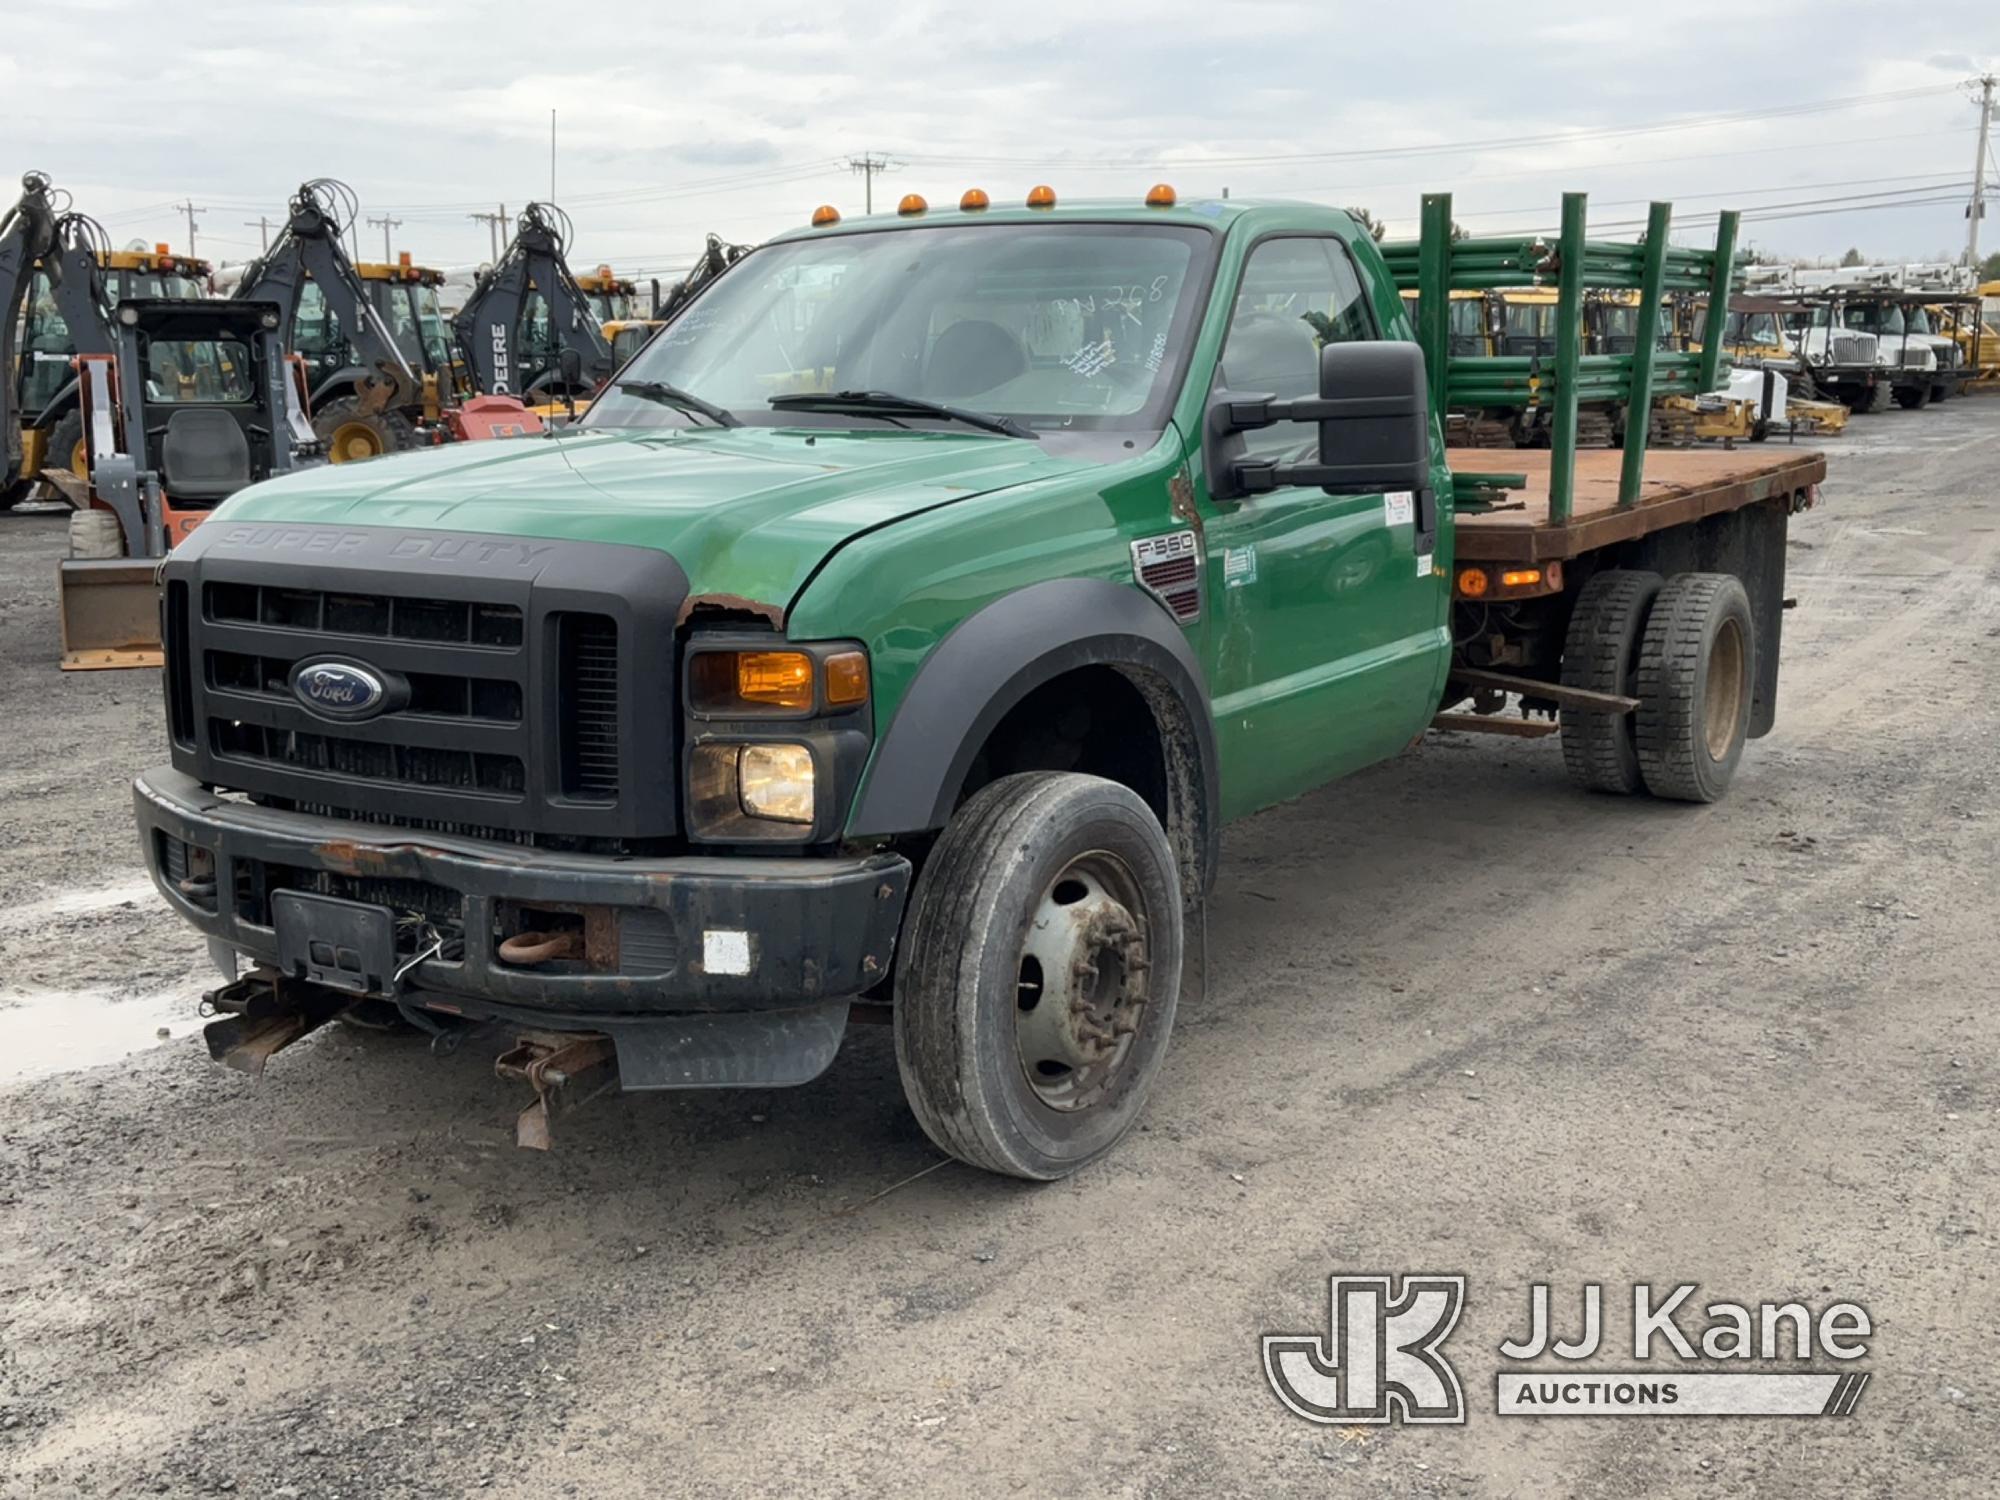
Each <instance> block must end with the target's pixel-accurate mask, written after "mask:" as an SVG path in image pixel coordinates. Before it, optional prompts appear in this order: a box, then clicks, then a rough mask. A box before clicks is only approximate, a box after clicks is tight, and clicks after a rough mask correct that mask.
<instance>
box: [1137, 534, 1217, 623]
mask: <svg viewBox="0 0 2000 1500" xmlns="http://www.w3.org/2000/svg"><path fill="white" fill-rule="evenodd" d="M1201 572H1202V569H1201V538H1200V537H1198V536H1196V535H1195V534H1194V532H1192V531H1170V532H1168V533H1167V534H1166V535H1164V536H1146V537H1141V538H1139V540H1138V541H1136V542H1134V543H1133V544H1132V576H1133V577H1134V578H1136V579H1137V580H1138V581H1139V587H1140V588H1142V589H1144V590H1145V591H1146V592H1147V593H1149V594H1151V595H1152V596H1153V597H1154V598H1155V599H1157V600H1159V601H1160V603H1162V604H1164V605H1166V607H1167V613H1168V614H1170V615H1172V616H1173V617H1174V618H1175V619H1176V620H1179V621H1180V622H1181V623H1182V624H1183V625H1189V624H1192V623H1193V622H1194V621H1196V620H1199V619H1200V618H1201Z"/></svg>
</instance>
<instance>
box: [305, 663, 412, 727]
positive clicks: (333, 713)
mask: <svg viewBox="0 0 2000 1500" xmlns="http://www.w3.org/2000/svg"><path fill="white" fill-rule="evenodd" d="M292 696H293V697H294V698H297V699H298V700H299V702H300V703H302V704H304V705H305V706H306V707H307V708H308V709H310V710H311V711H312V712H313V713H316V714H318V715H319V716H320V717H321V718H326V719H372V718H374V717H375V715H377V714H379V713H381V712H382V711H383V710H384V709H386V708H388V707H389V698H390V684H389V682H388V681H387V680H386V679H385V677H384V675H383V674H382V673H380V672H378V671H376V670H375V668H373V667H368V666H363V665H362V664H361V663H360V662H358V661H302V662H300V663H299V664H298V665H297V666H296V667H294V668H292Z"/></svg>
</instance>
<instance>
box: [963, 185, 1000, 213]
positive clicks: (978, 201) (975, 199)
mask: <svg viewBox="0 0 2000 1500" xmlns="http://www.w3.org/2000/svg"><path fill="white" fill-rule="evenodd" d="M992 204H993V200H992V199H991V198H989V197H987V196H986V189H985V188H967V189H966V190H965V196H964V197H963V198H960V199H959V200H958V206H959V207H960V208H961V209H963V210H964V211H965V212H966V213H969V214H976V213H978V212H979V211H980V210H981V209H983V208H990V207H991V206H992Z"/></svg>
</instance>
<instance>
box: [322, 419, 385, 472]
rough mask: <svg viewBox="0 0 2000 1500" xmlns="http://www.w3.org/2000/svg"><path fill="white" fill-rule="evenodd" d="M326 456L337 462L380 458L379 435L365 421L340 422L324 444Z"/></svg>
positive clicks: (380, 443)
mask: <svg viewBox="0 0 2000 1500" xmlns="http://www.w3.org/2000/svg"><path fill="white" fill-rule="evenodd" d="M326 456H327V458H328V459H330V460H331V461H332V462H334V463H337V464H350V463H356V462H358V461H360V460H362V459H365V458H380V457H381V456H382V438H381V435H380V434H379V433H377V432H376V431H375V429H374V428H372V427H370V426H369V425H368V424H367V423H366V422H342V423H341V424H340V425H339V426H338V427H336V428H334V429H333V437H332V439H331V440H330V441H329V442H328V443H327V445H326Z"/></svg>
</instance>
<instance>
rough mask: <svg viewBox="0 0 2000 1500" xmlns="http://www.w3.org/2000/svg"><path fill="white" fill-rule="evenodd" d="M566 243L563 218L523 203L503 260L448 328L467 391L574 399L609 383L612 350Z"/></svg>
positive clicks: (566, 226)
mask: <svg viewBox="0 0 2000 1500" xmlns="http://www.w3.org/2000/svg"><path fill="white" fill-rule="evenodd" d="M568 237H569V219H568V217H567V216H566V215H565V214H564V213H563V212H562V210H561V209H559V208H557V207H555V205H553V204H550V203H530V204H529V205H528V206H527V207H526V208H524V209H522V210H521V217H520V221H519V225H518V227H517V228H516V229H515V231H514V238H513V240H512V241H511V242H509V244H508V246H507V250H506V253H505V254H503V255H502V256H501V257H500V259H499V260H498V261H496V262H495V263H494V265H493V267H492V268H491V269H490V270H488V271H486V272H485V273H483V274H482V275H481V276H480V278H479V280H478V282H477V284H476V285H475V286H474V287H473V289H472V295H471V296H469V297H467V298H466V299H465V305H464V306H462V307H461V308H459V310H458V316H457V317H456V318H455V319H453V322H452V329H453V332H455V333H456V334H457V336H458V345H459V348H460V349H461V350H463V351H464V353H465V358H466V361H467V364H468V366H469V369H470V374H471V379H472V385H473V387H474V389H476V390H478V391H481V392H483V393H485V394H488V395H495V396H520V397H524V398H527V399H548V398H554V397H561V398H563V399H566V400H574V399H575V398H577V397H579V396H589V395H591V394H593V393H594V392H595V391H596V390H597V389H598V388H599V387H600V386H602V385H603V384H604V382H605V381H606V380H608V379H610V377H611V371H612V369H613V364H612V356H611V346H610V344H609V343H607V342H606V341H605V337H604V334H603V333H602V332H601V331H600V329H599V326H598V324H599V319H598V317H597V315H596V313H595V312H594V311H593V309H592V305H591V296H590V294H589V293H587V292H586V291H585V290H584V288H583V287H582V286H581V285H579V284H578V282H577V278H576V277H575V276H574V275H572V274H571V273H570V269H569V264H568V262H567V261H565V260H564V258H563V247H564V245H565V243H566V241H567V240H568ZM606 275H607V276H608V272H607V273H606ZM600 279H602V278H600ZM600 290H601V288H600Z"/></svg>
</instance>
